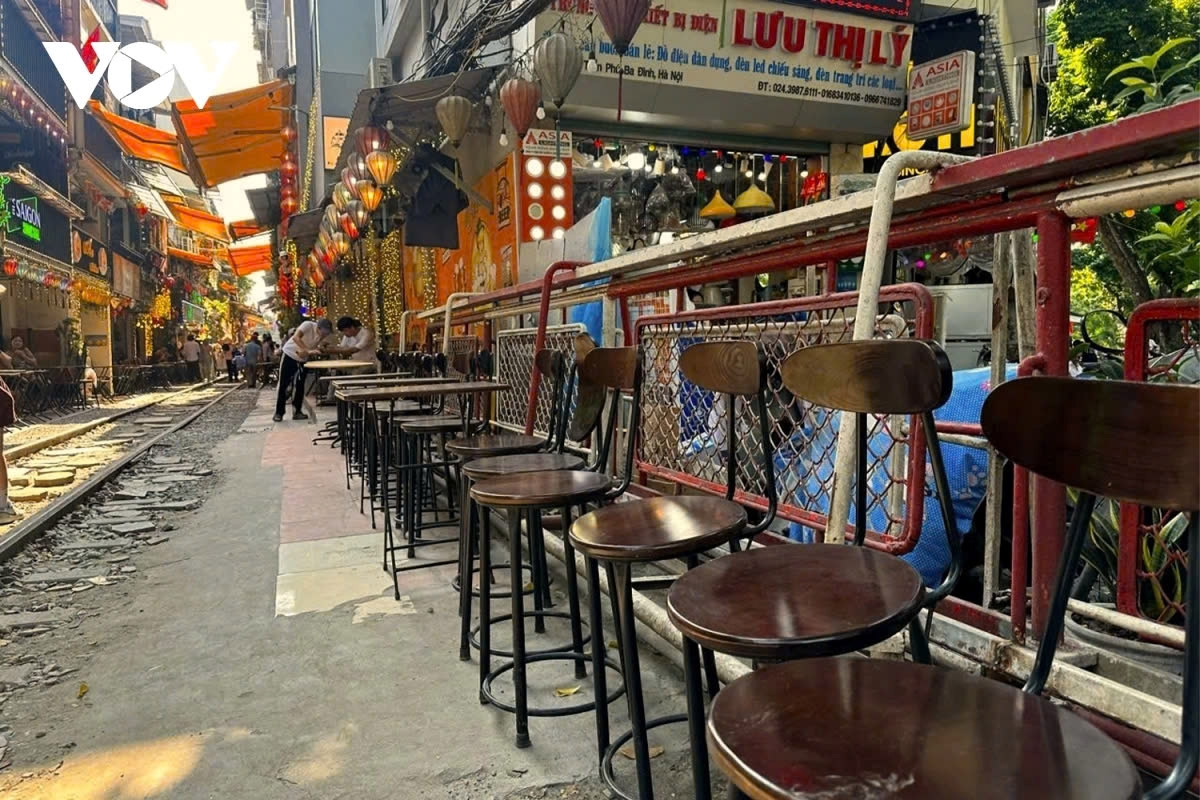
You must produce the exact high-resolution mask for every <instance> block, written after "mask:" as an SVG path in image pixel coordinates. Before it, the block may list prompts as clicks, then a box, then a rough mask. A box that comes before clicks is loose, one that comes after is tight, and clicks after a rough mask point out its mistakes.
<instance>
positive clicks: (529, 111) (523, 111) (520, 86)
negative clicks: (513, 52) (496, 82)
mask: <svg viewBox="0 0 1200 800" xmlns="http://www.w3.org/2000/svg"><path fill="white" fill-rule="evenodd" d="M541 99H542V93H541V90H539V89H538V86H537V84H536V83H534V82H533V81H527V80H525V79H524V78H509V79H508V80H507V81H505V82H504V85H503V86H501V87H500V104H501V105H502V106H504V113H505V114H506V115H508V121H509V122H511V123H512V126H513V130H515V131H516V132H517V136H519V137H523V136H524V135H525V134H526V133H528V132H529V128H530V127H531V126H532V125H533V120H534V118H535V117H536V115H537V107H538V103H540V102H541Z"/></svg>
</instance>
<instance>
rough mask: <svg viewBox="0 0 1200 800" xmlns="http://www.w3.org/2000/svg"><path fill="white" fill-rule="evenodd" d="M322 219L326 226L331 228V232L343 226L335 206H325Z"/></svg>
mask: <svg viewBox="0 0 1200 800" xmlns="http://www.w3.org/2000/svg"><path fill="white" fill-rule="evenodd" d="M321 221H322V222H324V223H325V227H326V228H328V229H329V232H330V233H333V232H334V231H336V230H338V229H339V228H341V224H340V222H339V221H338V210H337V209H336V208H334V207H333V206H325V216H324V217H322V218H321Z"/></svg>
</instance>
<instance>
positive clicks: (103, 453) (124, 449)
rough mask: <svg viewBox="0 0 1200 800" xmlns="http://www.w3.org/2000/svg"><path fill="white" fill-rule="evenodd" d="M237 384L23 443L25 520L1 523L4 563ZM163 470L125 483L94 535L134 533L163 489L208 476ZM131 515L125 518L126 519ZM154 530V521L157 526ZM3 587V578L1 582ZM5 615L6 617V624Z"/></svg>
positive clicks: (19, 490) (15, 494)
mask: <svg viewBox="0 0 1200 800" xmlns="http://www.w3.org/2000/svg"><path fill="white" fill-rule="evenodd" d="M236 389H237V387H227V386H212V385H208V386H202V387H197V388H194V389H191V390H187V391H181V392H178V393H175V394H172V395H170V396H168V397H166V398H164V399H163V400H161V401H159V402H156V403H154V404H152V405H148V406H144V407H141V408H137V409H133V410H130V411H126V412H120V413H119V414H118V415H116V418H112V419H107V420H104V421H101V422H100V423H99V424H91V423H89V424H85V425H82V426H77V428H76V429H75V432H74V434H73V435H69V437H67V438H64V437H63V436H61V435H60V436H50V437H47V438H43V439H42V440H41V442H39V443H34V444H26V445H22V446H20V447H19V448H13V449H14V450H16V453H17V455H16V457H13V456H11V455H10V457H9V463H8V470H9V497H10V499H11V500H12V501H13V503H14V505H15V506H16V507H17V508H18V510H19V511H21V512H22V514H23V517H22V519H20V520H19V521H18V522H16V523H15V524H13V525H10V526H7V527H3V528H0V564H3V563H5V562H7V561H9V560H10V559H11V558H12V557H13V556H14V555H16V554H17V553H19V552H21V550H22V549H23V548H24V547H25V546H26V545H27V544H28V543H30V542H32V541H34V540H36V539H38V538H39V537H40V536H42V535H43V534H44V533H45V532H46V531H47V530H49V529H50V528H52V527H53V526H55V525H56V524H57V523H59V521H60V520H62V519H63V518H64V517H67V516H68V515H70V514H71V513H72V512H73V511H75V510H76V509H78V508H79V507H80V506H81V505H82V504H84V503H86V502H87V501H88V500H89V499H90V498H92V497H93V496H94V495H95V494H96V493H97V492H99V491H101V490H102V489H104V488H105V487H107V486H110V484H112V482H113V481H114V480H115V479H117V478H118V476H120V475H121V474H122V473H123V472H124V471H125V470H127V469H128V468H129V467H130V466H132V465H134V464H136V463H138V462H140V461H142V460H143V459H145V458H146V457H148V456H149V455H150V454H151V453H152V451H153V450H154V448H155V447H156V446H159V445H163V444H166V443H169V440H170V439H171V438H172V437H173V436H175V435H176V434H177V433H178V432H179V431H181V430H183V429H184V428H185V427H187V426H188V425H190V424H192V423H193V422H195V421H196V420H197V419H199V418H200V417H201V415H203V414H204V413H205V412H206V411H208V410H209V409H210V408H213V407H214V406H215V405H217V404H218V403H220V402H221V401H222V400H224V399H225V398H226V397H228V396H229V395H230V394H231V393H232V392H234V391H235V390H236ZM161 466H162V470H161V474H160V475H157V476H155V477H153V478H152V479H150V480H148V481H140V482H138V483H137V484H136V485H135V486H133V487H122V488H121V489H120V490H119V491H117V492H116V494H115V495H114V498H113V499H110V500H108V501H106V505H107V506H111V507H112V508H111V510H113V511H114V512H127V513H113V514H111V515H109V516H111V518H112V520H113V523H112V525H110V526H108V527H107V529H99V530H97V531H96V532H95V533H96V534H97V535H103V534H105V533H111V532H113V531H115V532H116V533H118V534H122V533H130V532H132V531H133V530H134V528H135V527H139V526H138V525H135V524H134V522H133V521H134V520H137V519H138V518H139V517H140V516H143V515H140V514H135V513H134V512H141V511H150V510H152V509H153V508H155V507H158V506H161V505H162V503H163V502H166V503H167V504H168V506H167V507H168V509H169V508H170V503H171V501H170V500H165V499H164V498H163V495H164V494H167V493H169V492H170V491H171V490H172V489H174V488H177V487H178V486H180V485H181V484H184V483H187V482H189V480H188V479H190V478H195V479H200V478H202V477H204V476H201V475H194V474H188V473H185V472H184V471H183V470H181V469H168V468H167V467H171V466H176V465H170V464H163V465H161ZM122 518H124V519H127V520H130V521H129V522H126V523H123V524H122V523H120V522H117V521H116V520H119V519H122ZM151 527H152V526H151ZM0 585H2V583H0ZM2 625H3V618H2V617H0V626H2Z"/></svg>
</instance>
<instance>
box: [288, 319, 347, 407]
mask: <svg viewBox="0 0 1200 800" xmlns="http://www.w3.org/2000/svg"><path fill="white" fill-rule="evenodd" d="M331 333H333V325H332V324H331V323H330V322H329V320H327V319H320V320H317V321H316V322H313V321H312V320H308V321H307V322H302V323H301V324H300V327H298V328H296V333H295V334H293V335H292V338H290V339H288V341H287V344H285V345H284V346H283V361H282V362H281V363H280V365H279V389H278V392H277V394H276V396H275V421H276V422H282V421H283V409H284V406H285V405H286V404H287V392H288V387H289V386H291V387H292V419H308V414H305V413H304V411H303V407H304V379H305V377H307V376H306V375H305V374H304V363H305V362H306V361H308V358H309V356H312V355H315V354H316V353H318V352H320V348H321V341H322V340H323V339H324V338H325V337H326V336H328V335H329V334H331Z"/></svg>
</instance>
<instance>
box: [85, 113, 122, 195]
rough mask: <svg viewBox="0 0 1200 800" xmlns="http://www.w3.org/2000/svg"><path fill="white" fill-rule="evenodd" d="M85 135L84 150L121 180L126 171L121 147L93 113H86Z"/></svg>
mask: <svg viewBox="0 0 1200 800" xmlns="http://www.w3.org/2000/svg"><path fill="white" fill-rule="evenodd" d="M83 137H84V138H83V145H84V150H85V151H87V152H88V153H90V154H91V155H92V157H93V158H95V159H96V160H97V161H99V162H100V163H101V164H102V165H104V168H105V169H107V170H108V171H109V172H111V173H112V174H113V177H114V178H117V179H118V180H120V179H121V176H122V174H123V171H124V170H123V166H124V158H123V155H122V153H121V148H120V147H119V146H118V145H117V143H116V142H114V141H113V138H112V137H111V136H109V135H108V131H106V130H104V128H103V127H101V125H100V123H99V122H97V121H96V118H95V117H93V116H92V115H91V114H85V115H84V117H83Z"/></svg>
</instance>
